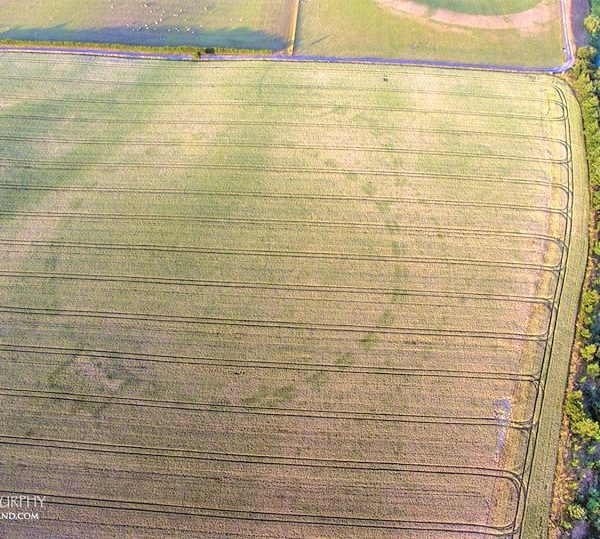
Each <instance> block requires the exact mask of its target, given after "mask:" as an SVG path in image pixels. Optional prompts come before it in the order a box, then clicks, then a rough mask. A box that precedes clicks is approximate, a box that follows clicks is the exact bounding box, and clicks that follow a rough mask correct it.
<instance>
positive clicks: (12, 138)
mask: <svg viewBox="0 0 600 539" xmlns="http://www.w3.org/2000/svg"><path fill="white" fill-rule="evenodd" d="M0 140H4V141H8V142H49V143H56V144H84V145H90V146H96V145H97V146H107V145H108V146H113V145H119V144H128V145H130V146H168V147H182V148H185V147H198V148H205V147H207V148H212V147H215V148H237V147H241V148H255V149H259V148H272V149H286V150H334V151H349V152H370V153H419V154H424V155H452V156H455V155H456V156H464V157H477V158H480V157H487V158H490V159H510V160H513V161H536V162H548V163H565V162H566V159H567V157H563V158H560V159H559V158H557V157H546V158H541V157H535V156H531V155H509V154H500V153H489V152H486V153H478V152H457V151H441V150H427V149H423V148H408V147H403V146H395V147H393V148H390V147H388V146H357V145H351V146H347V145H333V144H298V143H289V142H276V143H266V142H260V143H256V142H247V141H243V140H231V141H208V140H194V141H184V140H174V141H168V140H164V139H163V140H135V139H130V138H124V139H101V138H93V139H82V138H65V137H47V136H25V135H19V134H14V135H0ZM563 148H564V149H566V146H563Z"/></svg>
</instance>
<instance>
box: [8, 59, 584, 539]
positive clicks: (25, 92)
mask: <svg viewBox="0 0 600 539" xmlns="http://www.w3.org/2000/svg"><path fill="white" fill-rule="evenodd" d="M0 70H1V72H2V77H1V78H0V139H1V140H0V251H1V255H0V444H1V446H2V458H1V461H2V465H1V466H0V485H2V490H3V491H5V492H10V493H21V492H23V493H33V494H36V495H45V496H47V499H48V504H47V507H46V508H45V509H44V511H43V512H42V513H41V515H40V520H39V521H36V522H28V523H21V524H20V525H19V526H18V527H12V528H8V526H11V525H12V524H7V523H5V522H2V521H0V535H1V536H6V534H7V533H9V532H10V533H9V536H11V537H12V536H20V535H19V534H21V533H23V534H24V535H22V536H23V537H28V538H32V537H63V536H70V537H109V536H112V537H141V536H143V537H156V538H159V537H160V538H162V537H164V536H165V534H166V533H168V534H169V535H170V536H190V535H193V536H194V537H201V536H202V537H211V538H215V537H222V538H225V537H227V538H229V537H255V536H261V537H273V538H281V537H331V538H334V537H335V538H349V537H360V538H382V537H389V538H392V537H403V538H408V539H426V538H431V537H435V538H436V539H457V538H461V539H474V538H476V537H477V538H480V537H482V536H494V537H516V536H519V534H520V532H521V529H522V527H521V522H522V521H523V518H525V526H527V530H528V531H527V532H526V533H525V534H523V537H524V538H529V537H538V536H539V535H538V531H536V530H537V527H538V526H541V525H542V524H540V523H543V522H544V515H546V514H547V512H548V507H549V496H550V489H551V484H548V483H551V477H552V472H548V471H547V467H548V466H553V463H554V462H555V454H556V453H555V451H556V444H557V438H558V435H557V430H558V427H559V423H560V413H561V403H562V395H563V392H564V385H565V380H566V371H567V363H568V361H567V360H568V356H569V347H570V343H571V342H572V333H573V327H574V319H575V313H576V305H577V299H578V296H579V291H580V286H581V279H582V274H583V267H584V265H585V260H586V253H587V250H586V229H587V228H586V226H587V225H586V220H587V189H586V182H587V177H586V168H585V160H584V151H583V146H582V135H581V126H580V124H579V110H578V108H577V104H576V102H575V99H574V97H573V96H571V94H570V93H569V91H568V90H567V88H566V86H565V85H564V84H563V83H561V82H560V81H558V80H556V79H554V78H551V77H550V76H545V75H519V74H509V73H499V72H485V73H484V72H475V71H461V70H441V69H431V68H429V69H417V68H408V67H398V66H372V65H353V64H329V65H324V64H312V63H291V62H285V63H284V62H268V61H252V62H234V61H232V62H210V63H204V64H194V63H187V64H185V63H181V64H170V63H162V64H161V63H159V62H153V61H144V62H128V61H118V60H106V59H104V60H100V59H95V60H83V59H81V58H77V57H68V56H65V57H61V58H59V59H57V58H56V57H55V56H54V57H46V56H43V55H39V56H38V55H36V56H34V57H26V55H18V54H3V55H1V56H0ZM555 336H556V337H557V338H556V339H555ZM538 431H539V435H538V436H536V434H537V433H538ZM536 440H539V443H537V444H536ZM543 472H545V473H543ZM540 474H541V475H540ZM530 476H531V477H532V478H533V479H534V480H532V481H531V482H530V481H529V478H530ZM540 477H541V478H543V480H542V479H540ZM527 486H528V487H529V496H528V498H527V499H528V500H529V501H528V502H526V497H525V494H524V493H525V490H524V489H525V487H527ZM546 521H547V520H546ZM11 533H12V534H13V535H10V534H11ZM15 534H16V535H15Z"/></svg>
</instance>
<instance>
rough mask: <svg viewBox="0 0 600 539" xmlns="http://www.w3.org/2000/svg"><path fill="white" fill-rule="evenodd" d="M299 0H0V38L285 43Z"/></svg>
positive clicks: (277, 47) (252, 45)
mask: <svg viewBox="0 0 600 539" xmlns="http://www.w3.org/2000/svg"><path fill="white" fill-rule="evenodd" d="M297 5H298V0H161V1H160V2H158V1H156V0H148V1H147V2H141V1H139V0H136V1H133V0H86V2H85V5H82V3H81V2H80V1H79V0H53V1H52V2H48V1H46V0H33V1H31V2H28V3H27V5H24V4H23V2H21V1H20V0H5V1H0V39H20V40H26V41H79V42H93V43H114V44H129V45H145V46H186V45H189V46H198V47H204V46H206V47H232V48H243V49H261V50H262V49H271V50H273V51H281V50H284V49H287V48H288V46H289V45H290V41H291V40H292V39H293V36H292V34H293V27H294V26H295V23H296V15H297Z"/></svg>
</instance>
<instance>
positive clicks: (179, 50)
mask: <svg viewBox="0 0 600 539" xmlns="http://www.w3.org/2000/svg"><path fill="white" fill-rule="evenodd" d="M1 46H7V47H8V46H10V47H22V48H28V47H42V48H44V47H48V48H52V49H73V48H76V49H99V50H106V51H107V52H108V51H119V52H141V53H145V54H161V55H162V54H177V55H189V56H190V59H194V60H199V59H200V58H201V57H202V56H205V55H212V54H215V55H237V54H241V55H257V56H263V55H270V54H273V51H270V50H267V49H235V48H231V47H188V46H184V47H147V46H143V45H121V44H114V43H80V42H77V41H21V40H18V39H1V40H0V47H1Z"/></svg>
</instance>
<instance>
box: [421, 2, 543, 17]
mask: <svg viewBox="0 0 600 539" xmlns="http://www.w3.org/2000/svg"><path fill="white" fill-rule="evenodd" d="M416 2H417V3H419V4H423V5H424V6H427V7H429V8H431V9H445V10H448V11H456V12H458V13H468V14H470V15H509V14H511V13H520V12H521V11H526V10H528V9H531V8H532V7H534V6H536V5H537V4H539V2H540V0H416Z"/></svg>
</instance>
